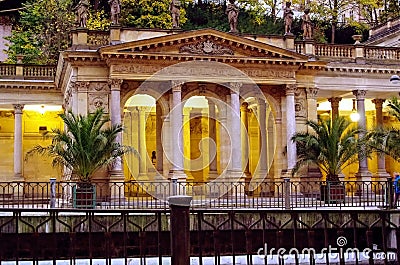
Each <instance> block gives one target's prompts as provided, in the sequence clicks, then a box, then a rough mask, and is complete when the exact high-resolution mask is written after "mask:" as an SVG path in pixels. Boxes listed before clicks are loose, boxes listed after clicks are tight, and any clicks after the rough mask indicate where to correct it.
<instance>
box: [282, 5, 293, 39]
mask: <svg viewBox="0 0 400 265" xmlns="http://www.w3.org/2000/svg"><path fill="white" fill-rule="evenodd" d="M291 5H292V3H291V2H286V6H285V8H284V9H283V21H284V23H285V35H292V33H291V30H292V23H293V11H292V9H291V8H290V6H291Z"/></svg>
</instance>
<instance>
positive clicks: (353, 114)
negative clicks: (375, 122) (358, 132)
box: [350, 99, 360, 122]
mask: <svg viewBox="0 0 400 265" xmlns="http://www.w3.org/2000/svg"><path fill="white" fill-rule="evenodd" d="M359 119H360V114H358V112H357V110H356V100H355V99H353V109H352V111H351V114H350V120H351V121H352V122H357V121H358V120H359Z"/></svg>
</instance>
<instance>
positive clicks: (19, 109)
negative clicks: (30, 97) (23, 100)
mask: <svg viewBox="0 0 400 265" xmlns="http://www.w3.org/2000/svg"><path fill="white" fill-rule="evenodd" d="M24 106H25V105H24V104H13V107H14V112H15V114H22V110H23V109H24Z"/></svg>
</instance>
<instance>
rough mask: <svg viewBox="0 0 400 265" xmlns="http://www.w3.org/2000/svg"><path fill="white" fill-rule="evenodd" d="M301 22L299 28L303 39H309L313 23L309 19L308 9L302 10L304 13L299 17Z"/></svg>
mask: <svg viewBox="0 0 400 265" xmlns="http://www.w3.org/2000/svg"><path fill="white" fill-rule="evenodd" d="M301 19H302V23H301V28H302V29H303V39H304V40H310V39H312V37H313V36H312V32H313V25H312V22H311V19H310V9H309V8H306V9H305V10H304V15H303V16H302V17H301Z"/></svg>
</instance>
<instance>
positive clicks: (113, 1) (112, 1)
mask: <svg viewBox="0 0 400 265" xmlns="http://www.w3.org/2000/svg"><path fill="white" fill-rule="evenodd" d="M108 4H109V5H110V8H111V23H112V24H113V25H118V24H119V14H120V13H121V4H120V2H119V0H109V1H108Z"/></svg>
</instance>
